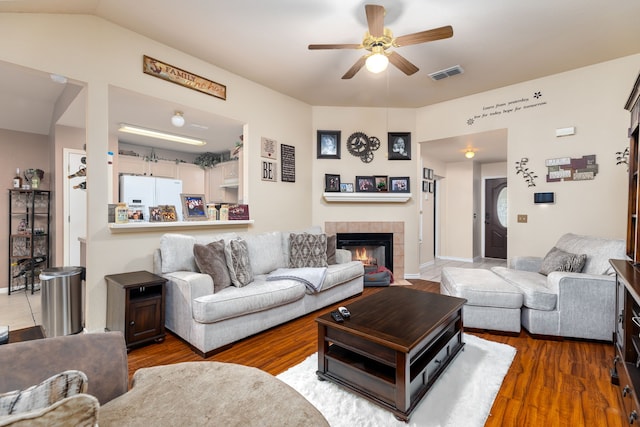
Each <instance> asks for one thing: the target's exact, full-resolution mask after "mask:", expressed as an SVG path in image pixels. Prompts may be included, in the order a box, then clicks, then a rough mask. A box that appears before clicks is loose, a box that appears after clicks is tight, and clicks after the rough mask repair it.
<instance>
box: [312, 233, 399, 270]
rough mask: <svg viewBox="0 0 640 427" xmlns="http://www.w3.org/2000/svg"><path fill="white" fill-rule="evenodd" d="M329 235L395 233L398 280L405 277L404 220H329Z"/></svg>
mask: <svg viewBox="0 0 640 427" xmlns="http://www.w3.org/2000/svg"><path fill="white" fill-rule="evenodd" d="M324 230H325V233H327V236H329V235H331V234H336V235H337V234H340V233H391V234H393V246H392V249H393V250H392V253H393V256H392V262H391V263H390V265H389V266H387V268H389V270H391V269H392V268H391V267H393V277H394V278H395V279H396V280H399V279H402V278H403V277H404V253H405V248H404V222H403V221H327V222H325V223H324Z"/></svg>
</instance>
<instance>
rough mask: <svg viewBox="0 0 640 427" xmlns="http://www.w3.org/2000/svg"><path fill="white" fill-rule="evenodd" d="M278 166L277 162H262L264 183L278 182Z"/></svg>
mask: <svg viewBox="0 0 640 427" xmlns="http://www.w3.org/2000/svg"><path fill="white" fill-rule="evenodd" d="M276 165H277V163H276V162H270V161H267V160H263V161H262V172H261V174H262V175H261V176H262V180H263V181H272V182H276V181H278V177H277V171H278V170H277V168H276Z"/></svg>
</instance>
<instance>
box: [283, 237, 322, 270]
mask: <svg viewBox="0 0 640 427" xmlns="http://www.w3.org/2000/svg"><path fill="white" fill-rule="evenodd" d="M326 266H327V235H326V234H309V233H300V234H293V233H292V234H290V235H289V267H291V268H303V267H326Z"/></svg>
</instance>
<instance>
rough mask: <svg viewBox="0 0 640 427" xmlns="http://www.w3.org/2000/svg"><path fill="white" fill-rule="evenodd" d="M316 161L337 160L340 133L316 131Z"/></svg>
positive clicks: (338, 156) (336, 131) (337, 131)
mask: <svg viewBox="0 0 640 427" xmlns="http://www.w3.org/2000/svg"><path fill="white" fill-rule="evenodd" d="M317 143H318V152H317V155H316V157H317V158H318V159H339V158H340V131H339V130H319V131H318V141H317Z"/></svg>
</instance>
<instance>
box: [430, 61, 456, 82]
mask: <svg viewBox="0 0 640 427" xmlns="http://www.w3.org/2000/svg"><path fill="white" fill-rule="evenodd" d="M462 73H464V70H463V69H462V67H461V66H459V65H456V66H454V67H451V68H447V69H445V70H440V71H436V72H434V73H431V74H429V77H431V78H432V79H433V80H442V79H446V78H447V77H452V76H455V75H458V74H462Z"/></svg>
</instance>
